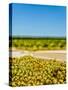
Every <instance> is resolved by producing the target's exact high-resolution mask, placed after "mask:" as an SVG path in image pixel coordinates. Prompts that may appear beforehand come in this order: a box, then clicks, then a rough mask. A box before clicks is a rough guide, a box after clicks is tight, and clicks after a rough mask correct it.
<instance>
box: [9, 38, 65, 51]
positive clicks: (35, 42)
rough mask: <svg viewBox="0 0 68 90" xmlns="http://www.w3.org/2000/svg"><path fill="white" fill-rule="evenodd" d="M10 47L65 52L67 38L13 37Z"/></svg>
mask: <svg viewBox="0 0 68 90" xmlns="http://www.w3.org/2000/svg"><path fill="white" fill-rule="evenodd" d="M9 47H10V48H11V47H14V48H16V49H21V50H31V51H32V50H33V51H36V50H64V49H66V39H65V38H56V37H55V38H27V37H26V38H23V37H13V38H12V39H11V38H10V40H9Z"/></svg>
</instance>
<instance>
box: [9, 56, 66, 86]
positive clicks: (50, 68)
mask: <svg viewBox="0 0 68 90" xmlns="http://www.w3.org/2000/svg"><path fill="white" fill-rule="evenodd" d="M9 62H10V71H9V75H10V81H9V84H10V86H13V87H15V86H35V85H50V84H64V83H66V64H65V62H60V61H56V60H45V59H40V58H35V57H31V56H24V57H20V58H10V60H9Z"/></svg>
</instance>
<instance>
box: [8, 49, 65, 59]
mask: <svg viewBox="0 0 68 90" xmlns="http://www.w3.org/2000/svg"><path fill="white" fill-rule="evenodd" d="M25 55H31V56H33V57H39V58H45V59H57V60H66V51H64V50H50V51H12V52H11V51H10V52H9V56H10V57H11V56H12V57H20V56H25Z"/></svg>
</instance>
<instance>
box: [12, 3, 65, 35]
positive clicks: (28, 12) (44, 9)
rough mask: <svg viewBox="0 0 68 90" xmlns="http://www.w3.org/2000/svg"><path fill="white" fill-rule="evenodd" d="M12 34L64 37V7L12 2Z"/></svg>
mask: <svg viewBox="0 0 68 90" xmlns="http://www.w3.org/2000/svg"><path fill="white" fill-rule="evenodd" d="M12 35H13V36H14V35H16V36H44V37H64V36H65V35H66V7H64V6H49V5H31V4H12Z"/></svg>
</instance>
